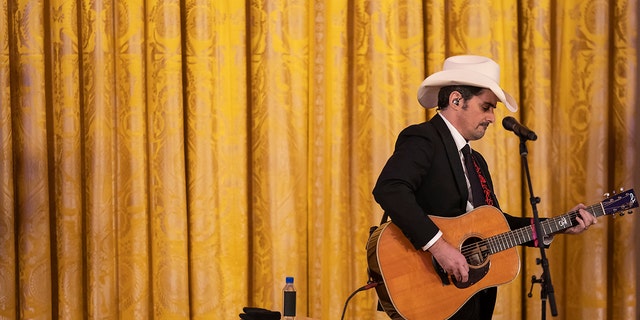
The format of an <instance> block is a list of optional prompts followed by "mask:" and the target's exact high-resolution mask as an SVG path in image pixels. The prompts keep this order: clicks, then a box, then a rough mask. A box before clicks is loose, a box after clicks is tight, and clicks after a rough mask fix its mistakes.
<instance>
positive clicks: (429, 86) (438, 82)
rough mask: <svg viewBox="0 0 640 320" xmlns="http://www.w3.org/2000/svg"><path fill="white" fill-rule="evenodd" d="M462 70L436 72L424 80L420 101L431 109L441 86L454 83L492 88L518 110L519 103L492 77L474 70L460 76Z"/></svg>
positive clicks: (506, 102) (508, 104)
mask: <svg viewBox="0 0 640 320" xmlns="http://www.w3.org/2000/svg"><path fill="white" fill-rule="evenodd" d="M460 74H461V71H460V70H443V71H439V72H436V73H434V74H432V75H430V76H429V77H427V78H426V79H424V81H422V84H421V85H420V88H419V89H418V102H420V104H421V105H422V106H423V107H425V108H427V109H429V108H433V107H436V106H437V104H438V92H439V91H440V88H442V87H446V86H452V85H465V86H474V87H480V88H487V89H489V90H491V91H492V92H493V93H494V94H495V95H496V96H497V97H498V100H500V102H502V103H503V104H504V105H505V106H506V107H507V109H509V110H510V111H511V112H516V111H518V103H517V102H516V100H515V99H514V98H513V97H512V96H511V95H510V94H508V93H507V92H505V91H504V90H502V88H500V86H499V85H498V84H497V83H496V82H495V81H493V80H492V79H491V78H489V77H487V76H485V75H484V74H482V73H479V72H474V71H472V70H465V71H464V79H462V78H460Z"/></svg>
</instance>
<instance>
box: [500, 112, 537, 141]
mask: <svg viewBox="0 0 640 320" xmlns="http://www.w3.org/2000/svg"><path fill="white" fill-rule="evenodd" d="M502 126H503V127H504V128H505V129H507V130H509V131H513V133H515V134H516V135H517V136H518V137H520V138H522V139H525V140H531V141H534V140H536V139H538V136H537V135H536V133H535V132H533V131H531V129H529V128H527V127H525V126H523V125H521V124H520V123H519V122H518V120H516V119H515V118H514V117H505V118H504V119H502Z"/></svg>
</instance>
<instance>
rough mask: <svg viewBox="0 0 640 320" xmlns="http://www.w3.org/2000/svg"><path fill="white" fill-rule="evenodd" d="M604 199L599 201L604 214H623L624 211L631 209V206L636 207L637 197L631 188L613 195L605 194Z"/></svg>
mask: <svg viewBox="0 0 640 320" xmlns="http://www.w3.org/2000/svg"><path fill="white" fill-rule="evenodd" d="M605 197H607V198H606V199H604V201H602V202H601V204H602V208H603V209H604V213H605V214H615V213H618V212H620V215H623V214H624V212H625V211H631V209H633V208H637V207H638V198H636V194H635V193H634V192H633V189H629V190H625V191H621V192H620V193H618V194H616V193H615V192H614V194H613V195H609V194H608V193H606V194H605Z"/></svg>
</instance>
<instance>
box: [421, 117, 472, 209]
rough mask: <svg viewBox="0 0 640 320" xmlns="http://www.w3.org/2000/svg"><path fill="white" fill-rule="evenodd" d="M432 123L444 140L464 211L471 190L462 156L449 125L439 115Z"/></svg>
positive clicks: (432, 119)
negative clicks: (468, 185) (465, 174)
mask: <svg viewBox="0 0 640 320" xmlns="http://www.w3.org/2000/svg"><path fill="white" fill-rule="evenodd" d="M430 122H431V123H432V124H433V126H434V128H436V131H437V132H438V134H439V135H440V138H441V139H442V142H443V144H444V149H445V151H446V154H447V159H448V160H449V166H450V167H451V172H452V173H453V176H454V177H455V180H456V184H457V187H458V191H459V192H460V195H462V196H461V202H460V207H461V208H463V210H464V209H465V208H466V207H467V199H469V189H467V180H466V178H465V176H464V171H463V169H462V163H461V162H460V154H459V153H458V148H457V147H456V143H455V141H454V140H453V136H451V131H449V127H447V124H446V123H444V120H442V118H441V116H440V115H439V114H438V115H435V116H434V117H433V118H431V120H430Z"/></svg>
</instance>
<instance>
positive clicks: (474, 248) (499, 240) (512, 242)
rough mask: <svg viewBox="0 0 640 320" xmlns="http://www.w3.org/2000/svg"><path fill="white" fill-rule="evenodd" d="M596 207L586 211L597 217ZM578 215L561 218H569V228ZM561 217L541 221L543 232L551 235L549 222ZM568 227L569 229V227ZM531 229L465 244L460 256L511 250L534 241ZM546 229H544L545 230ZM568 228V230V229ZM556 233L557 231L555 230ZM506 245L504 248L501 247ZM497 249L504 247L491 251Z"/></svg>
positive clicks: (572, 214) (573, 212) (517, 230)
mask: <svg viewBox="0 0 640 320" xmlns="http://www.w3.org/2000/svg"><path fill="white" fill-rule="evenodd" d="M595 207H596V205H592V206H590V207H588V208H587V209H586V210H587V211H592V212H591V213H592V214H594V215H595V216H597V214H596V213H595V212H593V209H594V208H595ZM578 215H579V212H578V210H575V211H571V212H569V213H567V214H566V215H563V216H561V217H569V220H570V221H571V226H574V225H575V222H576V219H575V218H576V217H577V216H578ZM561 217H555V218H549V219H547V220H545V221H542V222H541V223H540V224H541V226H542V228H543V230H545V231H546V229H548V230H549V232H548V233H553V231H552V227H551V222H554V221H556V220H557V219H560V218H561ZM571 226H570V227H571ZM531 227H532V226H527V227H523V228H520V229H516V230H512V231H509V232H506V233H502V234H498V235H495V236H492V237H489V238H486V239H482V240H480V241H478V242H474V243H470V244H466V245H463V246H462V247H461V250H460V252H461V253H462V255H463V256H464V257H465V258H468V257H469V256H471V255H475V254H478V253H480V254H482V255H483V256H485V255H489V254H493V253H497V252H500V251H502V250H505V249H509V248H512V247H514V246H516V245H519V244H522V243H525V242H528V241H532V240H534V239H532V233H531ZM545 227H546V228H545ZM570 227H569V228H570ZM556 231H558V230H556ZM514 234H517V235H518V237H517V239H516V237H515V236H513V235H514ZM521 238H522V239H524V240H525V241H522V242H520V240H519V239H521ZM501 244H502V245H501ZM503 245H506V246H503ZM483 247H486V248H487V249H485V250H481V249H479V248H483ZM497 247H504V248H503V249H501V250H493V249H494V248H497ZM487 252H488V254H487Z"/></svg>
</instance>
